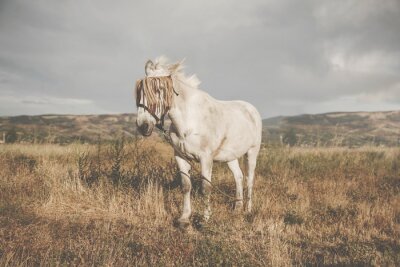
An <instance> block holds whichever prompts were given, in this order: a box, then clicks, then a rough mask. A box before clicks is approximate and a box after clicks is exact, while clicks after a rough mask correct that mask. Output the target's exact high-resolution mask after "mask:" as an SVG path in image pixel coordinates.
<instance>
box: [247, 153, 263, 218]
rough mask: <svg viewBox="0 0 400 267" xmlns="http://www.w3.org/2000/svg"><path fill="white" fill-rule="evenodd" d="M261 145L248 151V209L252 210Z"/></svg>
mask: <svg viewBox="0 0 400 267" xmlns="http://www.w3.org/2000/svg"><path fill="white" fill-rule="evenodd" d="M259 150H260V148H259V147H253V148H251V149H249V151H247V208H246V211H248V212H250V211H251V206H252V193H253V184H254V172H255V169H256V164H257V155H258V151H259Z"/></svg>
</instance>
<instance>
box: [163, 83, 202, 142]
mask: <svg viewBox="0 0 400 267" xmlns="http://www.w3.org/2000/svg"><path fill="white" fill-rule="evenodd" d="M202 95H203V93H202V92H201V91H200V90H198V89H194V88H181V90H179V95H177V96H174V97H175V98H174V101H173V105H172V108H171V110H170V111H169V114H168V116H169V118H170V119H171V122H172V124H173V127H174V129H175V130H176V131H177V134H178V135H179V136H181V137H183V136H185V134H187V132H188V131H192V130H195V129H192V128H193V127H194V125H195V123H194V120H196V117H197V116H195V113H196V112H199V110H193V107H196V106H197V105H196V102H197V101H199V99H198V98H199V97H202Z"/></svg>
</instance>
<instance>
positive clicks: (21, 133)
mask: <svg viewBox="0 0 400 267" xmlns="http://www.w3.org/2000/svg"><path fill="white" fill-rule="evenodd" d="M1 132H6V133H7V139H9V138H10V133H11V134H16V135H17V141H19V142H39V143H40V142H51V143H71V142H74V141H81V142H89V143H91V142H95V141H97V140H98V139H99V138H100V139H101V140H111V139H115V138H116V137H118V135H121V134H124V135H126V136H133V135H134V134H135V133H136V115H135V114H115V115H111V114H110V115H38V116H15V117H0V133H1Z"/></svg>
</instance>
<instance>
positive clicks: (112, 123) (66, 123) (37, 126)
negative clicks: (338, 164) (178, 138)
mask: <svg viewBox="0 0 400 267" xmlns="http://www.w3.org/2000/svg"><path fill="white" fill-rule="evenodd" d="M2 133H6V136H7V139H9V140H13V139H15V140H16V141H17V142H38V143H40V142H51V143H61V144H65V143H71V142H75V141H80V142H89V143H93V142H96V141H97V140H98V139H99V138H100V139H101V140H112V139H115V138H118V137H119V136H121V135H122V134H123V135H125V136H128V137H129V136H134V135H135V134H136V133H137V132H136V115H135V114H109V115H51V114H50V115H37V116H14V117H0V140H1V138H2ZM154 138H157V135H154ZM263 139H264V141H265V142H268V143H272V144H280V143H284V144H292V145H300V146H318V145H321V146H332V145H333V146H361V145H384V146H399V145H400V111H387V112H334V113H325V114H315V115H309V114H305V115H298V116H279V117H273V118H268V119H265V120H263Z"/></svg>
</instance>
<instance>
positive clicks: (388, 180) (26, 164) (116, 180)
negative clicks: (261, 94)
mask: <svg viewBox="0 0 400 267" xmlns="http://www.w3.org/2000/svg"><path fill="white" fill-rule="evenodd" d="M0 149H1V150H0V265H1V266H32V265H44V266H48V265H51V266H54V265H96V266H98V265H100V266H116V265H118V266H119V265H123V266H124V265H125V266H132V265H162V266H164V265H165V266H172V265H182V266H209V265H234V266H289V265H393V266H395V265H400V241H399V240H400V150H399V149H398V148H376V147H364V148H359V149H346V148H282V147H265V148H263V149H262V151H261V153H260V156H259V159H258V167H257V176H256V182H255V190H254V194H255V196H254V210H253V211H252V212H251V213H242V214H237V213H234V212H232V203H231V202H230V199H227V198H226V197H224V196H223V195H222V194H218V193H213V195H212V208H213V216H212V218H211V221H210V222H209V223H208V224H207V225H206V226H205V227H202V228H198V227H197V225H196V223H195V221H196V220H195V218H196V216H198V215H199V214H198V211H201V210H203V208H202V207H201V205H202V201H201V196H200V194H197V192H198V185H199V184H200V183H199V182H198V180H197V179H196V177H194V178H193V182H194V188H193V205H194V207H193V208H194V211H195V213H194V215H193V218H194V219H193V226H192V227H190V228H189V229H188V230H187V231H181V230H179V229H176V228H175V227H174V226H173V221H174V218H175V217H176V216H178V215H179V212H180V209H181V203H182V195H181V192H180V187H179V185H180V183H179V179H178V176H177V172H176V171H177V169H176V166H175V164H174V162H173V160H172V151H171V149H170V148H169V147H168V146H167V145H166V144H163V143H157V142H143V141H134V142H132V141H127V140H117V141H115V142H114V143H109V144H97V145H82V144H72V145H68V146H57V145H17V144H16V145H4V146H2V147H1V148H0ZM213 183H214V185H215V186H217V187H218V188H219V189H220V190H222V191H224V192H225V193H226V194H231V195H232V196H234V188H235V186H234V182H233V177H232V175H231V174H230V173H229V170H228V169H227V168H226V166H225V165H224V164H215V168H214V176H213ZM214 191H215V190H214Z"/></svg>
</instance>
